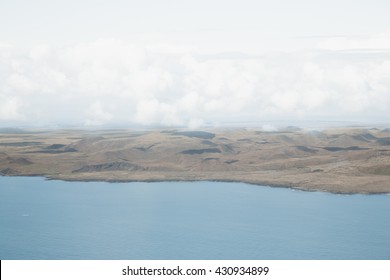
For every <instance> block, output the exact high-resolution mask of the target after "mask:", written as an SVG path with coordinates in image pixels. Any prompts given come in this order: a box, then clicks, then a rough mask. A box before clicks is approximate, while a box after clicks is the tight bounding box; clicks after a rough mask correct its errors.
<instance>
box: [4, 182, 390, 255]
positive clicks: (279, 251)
mask: <svg viewBox="0 0 390 280" xmlns="http://www.w3.org/2000/svg"><path fill="white" fill-rule="evenodd" d="M0 259H390V196H389V195H335V194H328V193H321V192H303V191H294V190H290V189H281V188H270V187H261V186H255V185H248V184H242V183H216V182H192V183H190V182H162V183H111V184H110V183H99V182H63V181H46V180H44V179H43V178H28V177H0Z"/></svg>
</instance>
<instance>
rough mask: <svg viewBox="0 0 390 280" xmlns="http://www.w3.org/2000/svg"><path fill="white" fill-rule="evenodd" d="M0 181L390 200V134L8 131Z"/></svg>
mask: <svg viewBox="0 0 390 280" xmlns="http://www.w3.org/2000/svg"><path fill="white" fill-rule="evenodd" d="M0 175H3V176H37V175H39V176H44V177H47V178H50V179H62V180H78V181H91V180H94V181H110V182H121V181H123V182H125V181H197V180H210V181H233V182H246V183H251V184H258V185H270V186H279V187H291V188H297V189H303V190H312V191H328V192H334V193H370V194H373V193H390V129H383V128H382V129H377V128H337V129H328V130H323V131H306V130H302V129H299V128H297V127H287V128H286V129H283V130H279V131H274V132H268V131H263V130H261V129H254V128H251V129H245V128H234V129H233V128H232V129H227V128H224V129H203V130H201V131H188V130H180V129H169V130H148V131H133V130H101V131H82V130H55V131H35V132H28V131H22V130H21V131H19V130H18V131H15V130H10V131H6V130H3V131H2V132H0Z"/></svg>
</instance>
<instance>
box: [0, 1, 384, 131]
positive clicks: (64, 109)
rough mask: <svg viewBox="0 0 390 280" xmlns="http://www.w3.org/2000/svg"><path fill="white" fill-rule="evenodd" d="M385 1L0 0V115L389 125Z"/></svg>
mask: <svg viewBox="0 0 390 280" xmlns="http://www.w3.org/2000/svg"><path fill="white" fill-rule="evenodd" d="M389 14H390V1H388V0H369V1H367V0H355V1H352V0H351V1H350V0H337V1H335V0H326V1H322V0H318V1H313V0H310V1H309V0H295V1H287V0H273V1H265V0H240V1H238V0H235V1H233V0H224V1H222V0H208V1H205V0H165V1H161V0H143V1H133V0H110V1H100V0H67V1H58V0H57V1H56V0H35V1H30V0H0V126H1V127H9V126H34V127H53V126H78V127H80V126H82V127H101V126H118V125H119V126H124V127H132V126H175V127H178V126H179V127H188V128H190V129H195V128H199V127H202V126H210V125H211V126H219V125H223V124H226V123H236V122H242V123H245V122H251V123H258V124H259V125H264V124H267V123H270V122H272V121H274V120H284V121H287V122H288V121H291V122H292V121H320V120H321V121H357V122H381V123H390V17H389Z"/></svg>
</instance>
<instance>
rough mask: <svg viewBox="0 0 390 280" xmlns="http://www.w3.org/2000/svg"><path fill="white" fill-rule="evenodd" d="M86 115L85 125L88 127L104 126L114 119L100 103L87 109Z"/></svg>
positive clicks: (97, 102)
mask: <svg viewBox="0 0 390 280" xmlns="http://www.w3.org/2000/svg"><path fill="white" fill-rule="evenodd" d="M86 115H87V120H86V121H85V125H87V126H95V125H102V124H104V123H106V122H108V121H110V120H111V119H112V114H111V113H109V112H108V111H106V110H104V109H103V105H102V104H101V103H100V101H96V102H94V103H93V104H91V105H90V106H89V107H88V109H87V112H86Z"/></svg>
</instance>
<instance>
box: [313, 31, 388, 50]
mask: <svg viewBox="0 0 390 280" xmlns="http://www.w3.org/2000/svg"><path fill="white" fill-rule="evenodd" d="M318 47H319V48H320V49H325V50H354V49H366V50H390V30H389V31H388V32H383V33H379V34H375V35H371V36H361V37H355V38H353V37H352V38H351V37H343V36H340V37H331V38H327V39H324V40H321V41H320V42H319V43H318Z"/></svg>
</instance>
